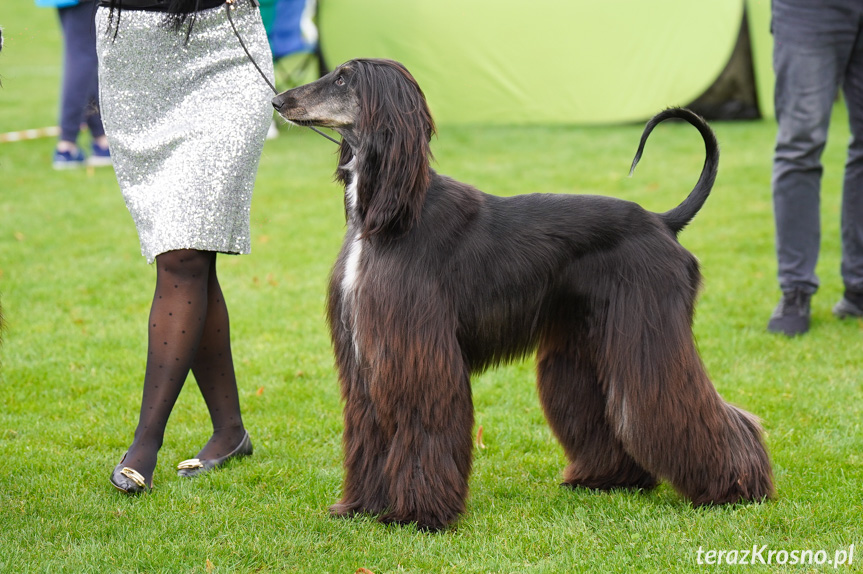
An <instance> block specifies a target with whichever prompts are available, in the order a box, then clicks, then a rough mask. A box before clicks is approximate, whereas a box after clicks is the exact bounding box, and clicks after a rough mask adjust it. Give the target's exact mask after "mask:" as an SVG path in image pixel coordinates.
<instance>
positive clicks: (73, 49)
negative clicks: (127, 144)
mask: <svg viewBox="0 0 863 574" xmlns="http://www.w3.org/2000/svg"><path fill="white" fill-rule="evenodd" d="M57 13H58V14H59V18H60V26H61V28H62V30H63V81H62V88H61V95H60V139H59V141H58V142H57V152H60V153H61V154H64V155H63V156H61V157H58V156H57V155H56V154H55V158H54V159H55V161H54V167H57V168H62V167H76V166H78V165H81V163H82V162H83V160H84V158H83V155H82V153H81V151H80V150H79V148H78V135H79V133H80V131H81V124H82V123H84V122H85V119H86V114H87V111H88V108H89V107H90V106H91V105H92V98H93V89H94V86H95V85H96V82H97V81H98V80H97V77H98V70H97V66H98V63H97V60H96V26H95V22H94V17H93V5H92V3H89V2H87V3H83V4H76V5H74V6H69V7H67V8H59V9H58V10H57ZM99 123H101V120H100V122H99ZM101 135H104V130H102V134H101ZM58 160H59V161H58Z"/></svg>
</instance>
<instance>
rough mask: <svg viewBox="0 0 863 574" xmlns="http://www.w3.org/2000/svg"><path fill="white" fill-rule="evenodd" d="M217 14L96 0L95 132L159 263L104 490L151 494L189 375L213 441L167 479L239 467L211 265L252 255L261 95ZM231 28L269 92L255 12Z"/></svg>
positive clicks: (222, 320)
mask: <svg viewBox="0 0 863 574" xmlns="http://www.w3.org/2000/svg"><path fill="white" fill-rule="evenodd" d="M223 1H224V0H101V1H100V7H99V8H98V11H97V14H96V25H97V31H98V34H97V36H98V41H97V53H98V56H99V85H100V101H101V107H102V119H103V122H104V124H105V131H106V133H107V135H108V139H109V142H110V145H111V153H112V155H113V158H114V169H115V171H116V173H117V180H118V182H119V184H120V189H121V190H122V192H123V197H124V199H125V201H126V206H127V207H128V208H129V212H130V213H131V215H132V219H133V220H134V222H135V227H136V228H137V231H138V235H139V238H140V241H141V252H142V254H143V255H144V257H146V258H147V261H148V262H149V263H152V262H153V261H155V263H156V292H155V295H154V297H153V304H152V307H151V310H150V319H149V322H148V354H147V362H146V369H145V373H144V392H143V397H142V401H141V412H140V417H139V420H138V426H137V428H136V430H135V435H134V440H133V442H132V444H131V446H130V447H129V449H128V451H127V452H126V454H125V455H124V456H123V459H122V460H121V461H120V464H118V465H117V466H116V468H115V469H114V471H113V473H112V475H111V483H112V484H113V485H114V486H115V487H116V488H118V489H119V490H121V491H123V492H126V493H130V494H134V493H138V492H143V491H146V490H149V489H150V488H152V484H153V474H154V471H155V467H156V458H157V454H158V451H159V448H160V447H161V445H162V440H163V435H164V431H165V426H166V424H167V422H168V417H169V415H170V413H171V410H172V409H173V406H174V403H175V402H176V400H177V397H178V396H179V394H180V390H181V388H182V386H183V383H184V381H185V379H186V377H187V375H188V373H189V371H190V370H191V371H192V373H193V374H194V376H195V381H196V382H197V384H198V387H199V389H200V391H201V394H202V395H203V397H204V401H205V402H206V405H207V408H208V410H209V412H210V417H211V419H212V423H213V434H212V436H211V438H210V440H209V441H208V442H207V444H206V445H204V447H203V448H202V449H201V451H200V452H199V453H198V454H197V456H196V457H195V458H194V459H190V460H187V461H184V462H182V463H180V465H179V467H178V474H180V475H181V476H190V477H191V476H196V475H198V474H201V473H203V472H206V471H208V470H210V469H212V468H215V467H217V466H219V465H220V464H222V463H224V462H226V461H227V460H229V459H231V458H234V457H238V456H244V455H249V454H251V453H252V444H251V441H250V440H249V434H248V432H246V430H245V427H244V426H243V420H242V417H241V414H240V403H239V393H238V390H237V382H236V378H235V376H234V366H233V359H232V355H231V343H230V334H229V322H228V311H227V307H226V305H225V300H224V298H223V296H222V291H221V288H220V286H219V280H218V278H217V276H216V254H217V253H233V254H244V253H248V252H249V250H250V237H249V208H250V204H251V199H252V187H253V185H254V179H255V175H256V172H257V168H258V161H259V159H260V155H261V150H262V148H263V144H264V139H265V137H266V133H267V128H268V127H269V124H270V121H271V119H272V107H271V104H270V99H271V93H270V91H269V87H268V84H267V82H266V81H265V79H264V78H263V77H261V75H260V73H259V72H258V71H257V69H256V68H255V66H254V65H253V64H252V62H251V61H250V60H249V57H248V56H247V55H246V53H245V52H244V51H243V49H242V46H241V44H240V41H239V40H238V38H237V36H236V35H235V34H234V31H233V30H232V28H231V22H230V21H229V18H228V16H229V14H228V13H227V10H228V9H229V7H228V6H226V5H224V4H223ZM230 9H231V13H230V16H231V20H232V21H233V23H234V25H235V26H236V28H237V31H238V33H239V35H240V37H241V38H242V40H243V42H244V43H245V45H246V47H247V48H248V49H249V51H250V53H251V54H252V56H253V57H254V58H255V60H256V61H257V63H258V64H259V65H261V66H263V67H264V70H265V72H266V73H268V74H269V75H270V79H271V78H272V63H271V56H270V50H269V45H268V43H267V37H266V32H265V31H264V27H263V24H262V23H261V17H260V14H259V12H258V8H257V2H255V1H254V0H236V2H235V3H233V4H232V5H231V7H230Z"/></svg>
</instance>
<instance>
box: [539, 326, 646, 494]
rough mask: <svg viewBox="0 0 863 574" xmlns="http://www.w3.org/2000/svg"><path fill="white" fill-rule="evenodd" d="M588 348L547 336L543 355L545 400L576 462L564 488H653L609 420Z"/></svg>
mask: <svg viewBox="0 0 863 574" xmlns="http://www.w3.org/2000/svg"><path fill="white" fill-rule="evenodd" d="M564 337H568V338H564ZM588 345H589V341H579V340H577V339H576V338H575V337H573V333H572V332H569V333H567V334H566V335H564V336H561V337H546V340H544V341H543V342H542V343H541V344H540V347H539V352H538V354H537V368H536V370H537V386H538V389H539V398H540V401H541V402H542V407H543V410H544V412H545V416H546V419H548V422H549V425H550V426H551V429H552V431H553V432H554V434H555V436H557V439H558V440H559V441H560V443H561V445H562V446H563V449H564V452H565V453H566V456H567V458H568V459H569V461H570V462H569V465H568V466H567V468H566V470H565V471H564V484H565V485H568V486H572V487H575V486H584V487H587V488H595V489H603V490H605V489H611V488H644V489H650V488H653V487H654V486H656V479H655V478H654V477H653V476H651V474H650V473H649V472H647V471H646V470H644V469H643V468H642V467H641V466H639V465H638V463H636V462H635V461H634V460H633V459H632V457H631V456H629V454H627V452H626V451H625V450H624V448H623V445H622V444H621V443H620V441H619V440H618V439H617V438H616V437H615V436H614V433H613V432H612V429H611V427H610V426H609V423H608V421H607V420H606V417H605V404H606V400H605V396H604V395H603V393H602V389H601V388H600V385H599V381H598V380H597V376H596V367H595V366H594V363H593V357H592V356H590V353H589V351H587V349H588V348H589V347H588Z"/></svg>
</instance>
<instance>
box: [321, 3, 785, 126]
mask: <svg viewBox="0 0 863 574" xmlns="http://www.w3.org/2000/svg"><path fill="white" fill-rule="evenodd" d="M747 14H748V15H749V16H748V18H747ZM747 20H748V23H749V25H748V27H747V26H746V23H747ZM768 24H769V0H749V2H745V1H744V0H713V1H695V0H650V1H644V0H605V1H603V2H597V1H595V0H529V1H528V0H520V1H519V0H510V1H507V0H410V1H408V0H361V1H359V0H320V3H319V12H318V26H319V28H320V30H321V48H322V51H323V55H324V58H325V61H326V63H327V65H328V66H330V67H335V66H336V65H338V64H340V63H341V62H344V61H346V60H349V59H352V58H362V57H373V58H391V59H395V60H398V61H400V62H402V63H403V64H405V65H406V66H407V67H408V69H409V70H410V71H411V73H412V74H413V75H414V76H415V77H416V79H417V80H418V81H419V83H420V85H421V86H422V88H423V91H424V92H425V94H426V97H427V98H428V101H429V105H430V107H431V109H432V112H433V114H434V116H435V118H436V120H437V121H439V122H443V123H491V124H526V123H534V124H556V123H577V124H606V123H620V122H631V121H642V120H644V119H645V118H648V117H650V116H652V115H653V114H655V113H656V112H658V111H659V110H661V109H664V108H666V107H669V106H679V105H689V104H691V103H692V102H694V101H696V100H698V99H699V98H702V97H704V96H706V95H709V89H710V88H711V87H712V86H715V85H716V83H717V80H718V79H720V77H725V76H729V73H730V72H732V71H733V68H734V67H733V66H731V62H733V61H735V60H737V61H738V62H739V61H740V57H739V56H740V53H741V49H744V52H745V53H744V54H743V57H744V59H745V62H744V63H745V64H748V66H749V67H748V68H747V69H748V74H749V75H748V77H747V78H745V82H746V83H748V84H749V85H748V86H746V87H748V88H749V89H751V90H752V92H753V93H755V92H756V91H757V92H758V97H757V101H756V102H755V103H754V104H753V105H755V106H760V112H761V114H763V115H769V110H770V109H772V105H771V101H772V88H771V87H770V85H771V84H772V78H765V77H764V67H765V65H766V66H767V72H768V74H769V50H770V49H771V45H770V37H769V29H768ZM741 32H744V33H746V36H741ZM765 36H766V38H765ZM741 38H743V39H744V40H746V41H745V42H741V41H738V40H739V39H741ZM750 38H751V41H750ZM765 50H767V51H768V54H767V59H765ZM733 56H734V58H733ZM731 75H732V76H734V74H731ZM738 76H739V74H738ZM730 81H732V83H738V84H739V83H740V79H739V77H738V78H736V79H735V78H732V80H730ZM726 83H727V82H726ZM767 91H769V92H770V93H769V94H768V93H763V92H767ZM719 93H720V94H721V93H722V90H720V91H719ZM765 104H768V105H767V106H765ZM765 107H766V108H769V109H765ZM756 114H757V108H756Z"/></svg>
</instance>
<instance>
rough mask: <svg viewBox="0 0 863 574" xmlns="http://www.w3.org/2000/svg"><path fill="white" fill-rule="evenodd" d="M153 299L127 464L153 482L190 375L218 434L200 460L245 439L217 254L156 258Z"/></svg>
mask: <svg viewBox="0 0 863 574" xmlns="http://www.w3.org/2000/svg"><path fill="white" fill-rule="evenodd" d="M156 267H157V271H156V292H155V295H154V296H153V305H152V307H151V309H150V320H149V323H148V344H147V366H146V370H145V373H144V394H143V397H142V399H141V414H140V417H139V420H138V426H137V428H136V429H135V438H134V441H133V442H132V445H131V446H130V447H129V451H128V453H127V454H126V458H125V460H124V464H125V465H126V466H130V467H132V468H134V469H135V470H137V471H138V472H140V473H141V474H142V475H144V477H145V479H146V481H147V483H148V484H149V483H150V482H151V481H152V476H153V471H154V470H155V468H156V458H157V454H158V452H159V448H160V447H161V446H162V440H163V437H164V434H165V427H166V425H167V423H168V417H169V416H170V414H171V410H172V409H173V407H174V403H175V402H176V401H177V397H178V396H179V394H180V390H181V389H182V388H183V383H184V382H185V380H186V377H187V376H188V374H189V371H191V372H192V374H193V375H194V377H195V381H196V382H197V383H198V388H199V389H200V391H201V394H202V395H203V397H204V402H205V403H206V404H207V409H208V410H209V412H210V418H211V419H212V422H213V435H212V436H211V437H210V440H209V441H208V442H207V444H206V445H204V448H203V449H201V451H200V452H199V453H198V455H197V457H198V458H202V459H203V458H217V457H221V456H225V455H226V454H228V453H229V452H231V451H232V450H234V448H236V447H237V445H239V444H240V441H241V440H242V439H243V435H244V433H245V430H244V428H243V420H242V417H241V416H240V401H239V396H238V393H237V380H236V377H235V376H234V362H233V358H232V356H231V341H230V331H229V321H228V308H227V306H226V305H225V299H224V297H223V296H222V289H221V287H220V286H219V280H218V278H217V277H216V254H215V253H213V252H208V251H195V250H188V249H184V250H178V251H169V252H167V253H163V254H161V255H159V256H158V257H156Z"/></svg>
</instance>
